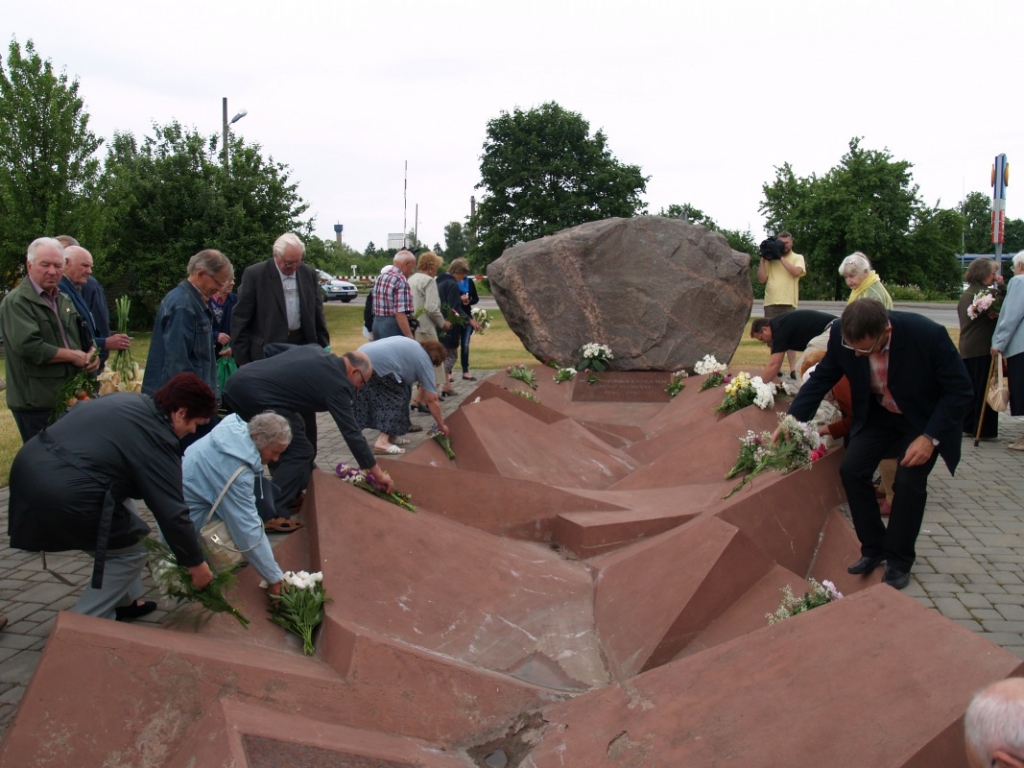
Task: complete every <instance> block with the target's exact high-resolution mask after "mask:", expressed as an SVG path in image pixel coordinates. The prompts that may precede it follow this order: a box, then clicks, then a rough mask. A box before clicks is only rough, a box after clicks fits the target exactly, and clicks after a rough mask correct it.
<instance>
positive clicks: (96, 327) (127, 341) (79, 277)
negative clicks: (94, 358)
mask: <svg viewBox="0 0 1024 768" xmlns="http://www.w3.org/2000/svg"><path fill="white" fill-rule="evenodd" d="M92 264H93V261H92V254H91V253H89V252H88V251H87V250H85V248H82V247H81V246H80V245H68V246H66V247H65V248H64V276H63V277H61V280H60V282H59V283H58V284H57V287H58V288H60V291H61V293H63V294H64V295H65V296H67V297H68V298H69V299H71V302H72V303H73V304H74V305H75V309H76V310H78V314H79V315H80V316H81V317H83V318H85V321H86V323H87V324H88V325H89V333H91V334H92V338H93V341H94V342H95V343H96V346H97V348H99V349H100V350H101V351H100V367H99V370H98V371H97V372H99V371H102V370H103V366H104V364H105V363H106V360H107V356H108V355H109V354H110V352H112V351H117V350H125V349H128V348H129V347H131V345H132V340H131V338H130V337H129V336H128V335H127V334H124V333H115V334H111V333H110V317H109V315H107V316H103V315H100V316H97V315H98V314H99V313H98V312H97V311H95V309H94V308H93V307H92V306H90V303H89V297H88V296H86V293H85V291H86V286H87V285H88V283H89V279H90V277H91V276H92ZM93 282H96V281H95V280H94V281H93ZM96 286H97V287H98V288H99V291H100V295H101V296H102V292H103V288H102V286H100V284H99V283H98V282H97V283H96ZM103 302H104V304H105V303H106V298H105V297H103ZM104 309H105V307H104Z"/></svg>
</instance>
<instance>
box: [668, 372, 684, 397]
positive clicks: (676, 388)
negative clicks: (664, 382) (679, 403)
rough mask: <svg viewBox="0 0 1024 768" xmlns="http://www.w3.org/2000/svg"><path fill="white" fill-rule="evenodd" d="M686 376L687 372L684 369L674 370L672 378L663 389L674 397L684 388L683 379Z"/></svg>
mask: <svg viewBox="0 0 1024 768" xmlns="http://www.w3.org/2000/svg"><path fill="white" fill-rule="evenodd" d="M687 376H689V374H688V373H687V372H686V371H676V372H675V373H673V374H672V378H671V379H670V380H669V382H668V386H667V387H665V391H666V392H668V394H669V396H670V397H675V396H676V395H678V394H679V393H680V392H682V391H683V390H684V389H686V385H685V384H683V379H685V378H686V377H687Z"/></svg>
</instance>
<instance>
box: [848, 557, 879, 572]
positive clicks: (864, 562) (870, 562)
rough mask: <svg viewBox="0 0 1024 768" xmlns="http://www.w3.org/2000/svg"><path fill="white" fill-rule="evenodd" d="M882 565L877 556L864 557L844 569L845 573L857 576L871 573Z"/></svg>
mask: <svg viewBox="0 0 1024 768" xmlns="http://www.w3.org/2000/svg"><path fill="white" fill-rule="evenodd" d="M881 564H882V558H881V557H880V556H878V555H875V556H873V557H869V556H868V555H864V557H862V558H861V559H860V560H858V561H857V562H856V563H854V564H853V565H851V566H850V567H849V568H847V569H846V572H847V573H852V574H853V575H854V576H859V575H860V574H862V573H871V572H872V571H873V570H875V568H877V567H878V566H879V565H881Z"/></svg>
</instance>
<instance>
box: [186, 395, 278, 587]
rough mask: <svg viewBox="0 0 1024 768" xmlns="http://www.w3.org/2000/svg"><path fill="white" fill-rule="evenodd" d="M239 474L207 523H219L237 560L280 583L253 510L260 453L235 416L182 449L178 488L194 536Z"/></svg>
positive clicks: (269, 581) (243, 425) (242, 423)
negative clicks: (238, 556)
mask: <svg viewBox="0 0 1024 768" xmlns="http://www.w3.org/2000/svg"><path fill="white" fill-rule="evenodd" d="M242 465H245V469H244V470H242V473H241V474H240V475H239V476H238V477H236V478H235V481H234V482H233V483H232V484H231V487H230V488H228V492H227V493H225V494H224V498H223V499H221V502H220V505H219V506H218V507H217V510H216V511H215V512H214V513H213V519H214V520H216V519H220V520H223V521H224V523H225V525H227V527H228V531H229V532H230V533H231V538H232V539H233V540H234V542H235V546H236V547H238V549H241V550H248V551H246V552H243V555H242V556H243V557H244V558H245V559H246V560H248V561H249V562H250V563H251V564H252V566H253V567H254V568H255V569H256V570H257V571H259V574H260V576H262V577H263V578H264V579H266V580H267V582H268V583H270V584H276V583H277V582H279V581H280V580H281V577H282V574H281V568H280V567H279V566H278V565H277V562H276V561H275V560H274V551H273V549H271V546H270V540H269V539H268V538H267V535H266V534H265V533H264V532H263V521H262V520H261V519H260V516H259V513H258V512H257V511H256V499H255V497H254V496H253V492H254V491H253V486H254V484H255V480H256V473H257V472H258V473H260V474H262V473H263V463H262V462H261V461H260V452H259V451H258V450H257V449H256V445H255V443H253V441H252V438H251V437H249V428H248V426H247V425H246V423H245V422H244V421H243V420H242V419H241V418H240V417H239V416H238V415H237V414H234V413H233V414H231V415H230V416H225V417H224V419H223V420H222V421H221V422H220V423H219V424H217V426H216V427H214V428H213V430H211V431H210V434H208V435H206V437H204V438H202V439H201V440H198V441H196V442H195V443H193V444H192V445H190V446H189V447H188V449H187V450H186V451H185V458H184V459H183V460H182V485H183V486H184V491H185V503H186V504H188V508H189V517H190V518H191V519H192V525H194V526H195V529H196V533H198V532H199V531H200V530H202V527H203V526H204V525H206V517H207V515H209V514H210V508H211V507H212V506H213V503H214V502H215V501H216V500H217V496H219V495H220V492H221V490H223V488H224V485H225V484H226V483H227V481H228V480H229V479H230V478H231V476H232V475H233V474H234V473H235V470H236V469H238V468H239V467H240V466H242Z"/></svg>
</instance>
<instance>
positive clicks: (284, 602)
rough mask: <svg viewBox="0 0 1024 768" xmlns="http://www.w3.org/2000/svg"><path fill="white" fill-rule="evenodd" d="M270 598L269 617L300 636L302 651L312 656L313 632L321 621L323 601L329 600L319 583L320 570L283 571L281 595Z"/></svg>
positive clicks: (321, 581) (321, 578) (321, 576)
mask: <svg viewBox="0 0 1024 768" xmlns="http://www.w3.org/2000/svg"><path fill="white" fill-rule="evenodd" d="M268 597H270V608H269V609H268V610H269V612H270V620H271V621H272V622H274V623H275V624H277V625H278V626H279V627H284V628H285V629H287V630H288V631H289V632H291V633H293V634H296V635H298V636H299V637H301V638H302V652H303V653H304V654H305V655H306V656H312V655H313V654H314V653H315V652H316V648H314V647H313V633H314V632H315V631H316V628H317V627H318V626H319V625H320V622H322V621H323V620H324V604H325V603H329V602H331V599H330V598H329V597H327V590H326V589H324V585H323V574H322V573H306V572H305V571H299V572H298V573H295V572H293V571H286V572H285V574H284V578H283V579H282V580H281V594H280V595H273V594H271V595H268Z"/></svg>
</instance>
